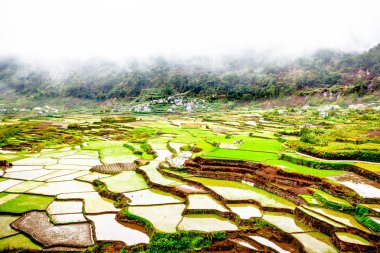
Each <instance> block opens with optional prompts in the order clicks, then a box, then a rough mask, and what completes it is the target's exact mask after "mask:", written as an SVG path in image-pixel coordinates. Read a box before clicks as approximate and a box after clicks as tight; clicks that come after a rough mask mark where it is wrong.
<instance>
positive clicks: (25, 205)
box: [0, 194, 54, 213]
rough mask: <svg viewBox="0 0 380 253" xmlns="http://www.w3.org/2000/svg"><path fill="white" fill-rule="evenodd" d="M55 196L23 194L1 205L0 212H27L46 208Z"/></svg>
mask: <svg viewBox="0 0 380 253" xmlns="http://www.w3.org/2000/svg"><path fill="white" fill-rule="evenodd" d="M53 200H54V197H47V196H39V195H29V194H22V195H20V196H18V197H16V198H14V199H11V200H9V201H7V202H5V203H4V204H2V205H0V212H9V213H25V212H28V211H31V210H45V209H46V208H47V206H48V205H49V204H50V203H51V202H53Z"/></svg>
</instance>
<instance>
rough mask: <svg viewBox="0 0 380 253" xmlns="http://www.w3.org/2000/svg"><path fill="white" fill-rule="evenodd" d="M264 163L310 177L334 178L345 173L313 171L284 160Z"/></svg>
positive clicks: (342, 171) (341, 171)
mask: <svg viewBox="0 0 380 253" xmlns="http://www.w3.org/2000/svg"><path fill="white" fill-rule="evenodd" d="M265 163H266V164H269V165H275V166H278V167H280V168H282V169H283V170H284V171H287V172H297V173H302V174H307V175H312V176H316V177H330V176H335V175H339V174H342V173H345V172H346V171H344V170H322V169H314V168H310V167H306V166H303V165H299V164H295V163H291V162H288V161H284V160H266V161H265Z"/></svg>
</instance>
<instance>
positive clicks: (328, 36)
mask: <svg viewBox="0 0 380 253" xmlns="http://www.w3.org/2000/svg"><path fill="white" fill-rule="evenodd" d="M379 42H380V0H260V1H259V0H132V1H130V0H0V55H18V56H21V57H25V58H27V59H33V60H43V61H45V60H47V61H51V60H53V61H57V60H62V59H65V60H83V59H86V58H91V57H104V58H107V59H115V60H117V59H119V60H120V59H125V58H128V57H146V56H151V55H164V56H178V55H179V56H192V55H210V56H214V55H221V54H231V53H237V52H242V51H244V50H257V51H274V52H275V54H279V55H284V54H285V55H299V54H302V53H305V52H306V53H307V52H311V51H312V50H315V49H317V48H331V49H340V50H345V51H347V50H348V51H362V50H366V49H368V48H370V47H372V46H374V45H376V44H377V43H379Z"/></svg>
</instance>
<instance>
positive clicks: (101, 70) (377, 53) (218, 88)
mask: <svg viewBox="0 0 380 253" xmlns="http://www.w3.org/2000/svg"><path fill="white" fill-rule="evenodd" d="M379 84H380V44H379V45H377V46H376V47H374V48H372V49H370V50H369V51H367V52H364V53H362V54H348V53H341V52H334V51H329V50H320V51H318V52H316V53H315V54H313V55H311V56H308V57H302V58H297V59H293V60H278V59H276V60H274V59H273V58H271V59H270V58H269V57H265V56H262V55H261V56H257V55H249V56H244V57H225V58H224V59H223V60H220V61H218V62H217V63H215V62H212V61H211V60H209V59H206V58H196V59H189V60H188V61H184V60H178V61H175V60H167V59H164V58H155V59H153V60H151V61H144V62H137V61H134V62H130V63H129V64H127V65H123V66H122V65H120V64H115V63H111V62H106V61H91V62H87V63H82V64H77V65H75V67H70V68H68V69H66V70H65V71H63V72H62V71H61V72H59V74H57V73H56V72H55V71H52V70H51V69H49V68H46V67H36V66H32V65H30V64H26V63H24V62H22V61H20V60H18V59H15V58H2V59H0V91H2V93H3V94H4V91H7V90H8V91H13V92H15V93H16V94H18V95H24V96H27V97H31V98H37V99H38V98H40V97H53V98H54V97H65V96H69V97H76V98H86V99H93V100H97V101H103V100H107V99H111V98H120V99H135V98H140V99H142V100H145V99H150V98H159V97H164V96H169V95H172V94H179V93H180V94H186V96H199V97H202V98H205V99H216V98H218V99H222V98H223V99H227V100H236V101H250V100H265V99H270V98H277V97H283V96H288V95H290V94H292V95H300V96H305V95H312V94H314V93H323V92H329V94H335V95H336V96H338V95H339V96H343V95H347V94H356V95H357V96H363V95H365V94H370V93H373V92H374V91H376V90H377V89H378V87H379Z"/></svg>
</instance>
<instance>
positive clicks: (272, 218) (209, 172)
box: [0, 114, 380, 253]
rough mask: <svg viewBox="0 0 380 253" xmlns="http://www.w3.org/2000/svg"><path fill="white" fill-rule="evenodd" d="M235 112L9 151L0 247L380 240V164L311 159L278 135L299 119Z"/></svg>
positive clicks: (333, 248)
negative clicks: (284, 120)
mask: <svg viewBox="0 0 380 253" xmlns="http://www.w3.org/2000/svg"><path fill="white" fill-rule="evenodd" d="M242 115H243V114H242ZM244 115H247V114H244ZM231 117H232V119H223V118H222V119H220V120H219V121H213V122H207V121H204V122H202V119H201V118H190V119H180V118H177V119H165V118H160V116H157V119H159V120H158V121H151V120H149V116H141V119H139V120H136V121H135V122H131V123H125V124H124V123H120V124H118V123H113V124H109V125H107V127H108V128H110V129H113V131H114V132H117V133H119V135H117V136H114V135H112V132H113V131H109V133H107V134H102V135H100V136H97V135H95V134H93V133H95V132H96V131H93V132H91V131H89V132H86V135H83V136H82V138H83V141H82V142H81V143H80V144H79V145H75V146H65V145H63V146H58V147H49V148H48V149H46V150H43V151H42V150H39V151H38V150H36V151H35V150H33V151H32V150H30V151H25V150H23V151H21V150H20V151H15V152H12V153H3V154H1V159H3V160H7V161H8V162H10V163H12V164H9V166H4V167H3V168H2V171H1V172H2V176H1V177H0V251H6V250H8V249H18V248H23V249H26V250H53V251H54V250H57V249H60V251H63V252H65V251H86V250H91V249H93V248H94V247H99V248H102V249H104V252H113V251H112V250H114V248H115V247H119V248H123V249H124V250H125V252H132V251H133V252H150V251H149V249H150V247H153V246H152V245H157V244H158V243H163V241H165V240H169V239H168V238H171V239H170V240H171V241H170V242H169V241H167V243H168V244H172V245H174V244H175V243H176V240H178V241H181V242H182V243H184V241H186V240H188V241H191V242H192V243H193V244H191V245H192V246H188V247H190V248H191V251H190V252H193V251H198V250H202V249H207V248H208V247H209V249H210V250H211V249H212V250H213V252H217V251H218V250H217V249H228V250H230V251H229V252H237V251H234V250H237V249H240V250H242V251H241V252H251V251H255V250H258V251H264V250H267V252H269V251H273V252H284V253H287V252H291V253H293V252H308V253H314V252H321V253H328V252H339V251H349V250H351V251H352V252H355V247H360V249H361V250H364V251H362V252H365V250H377V249H378V248H379V241H380V195H379V194H378V190H379V189H380V187H379V180H378V179H377V178H376V177H375V176H374V174H373V173H374V171H375V170H376V168H377V167H376V166H377V165H375V164H372V165H371V166H369V165H368V164H367V163H365V162H364V161H361V162H354V161H352V162H349V163H348V165H345V166H342V165H340V164H343V162H342V163H338V165H336V163H335V161H334V162H333V161H331V162H329V161H327V160H322V161H321V160H318V159H317V158H312V157H311V158H310V157H308V158H305V157H304V156H303V154H297V153H295V152H296V150H293V149H291V148H290V147H289V146H287V145H284V140H282V139H279V138H278V137H279V136H280V137H281V133H283V132H287V133H288V132H289V133H290V132H291V131H298V130H299V126H294V125H289V124H282V123H280V122H277V123H275V124H272V123H268V122H262V121H260V120H254V118H252V119H250V120H247V119H246V117H248V116H244V118H239V117H240V116H239V114H237V116H231ZM255 117H257V116H255ZM85 120H88V118H86V117H85V118H80V119H78V121H77V122H79V123H83V124H84V123H85V122H84V121H85ZM87 123H88V122H87ZM126 125H128V128H125V127H126ZM85 126H86V128H91V127H89V126H88V125H85ZM101 126H102V125H101V123H99V125H96V124H95V125H94V129H99V128H101ZM284 129H285V130H284ZM91 133H92V134H91ZM120 133H123V136H121V135H120ZM87 134H88V136H87ZM116 137H117V138H116ZM106 138H108V139H106ZM286 138H287V137H286V136H284V139H286ZM297 138H298V137H297V136H293V137H292V138H291V140H292V141H294V140H295V139H297ZM297 152H298V151H297ZM284 154H291V156H292V157H296V158H297V159H304V160H292V159H290V158H289V157H286V156H285V158H284ZM314 163H315V164H314ZM346 163H347V162H346ZM353 164H354V165H355V164H356V165H355V166H356V167H352V166H353ZM103 165H104V166H103ZM99 166H100V167H99ZM107 166H108V167H107ZM350 166H351V167H350ZM357 168H360V170H359V169H357ZM367 168H368V169H367ZM367 172H368V173H367ZM162 238H165V240H163V239H162ZM173 238H174V239H173ZM182 240H183V241H182ZM197 242H202V245H203V246H199V247H198V246H194V245H196V244H197ZM110 245H113V246H110ZM162 247H163V246H162ZM111 248H112V249H111ZM88 252H90V251H88ZM168 252H171V251H170V250H168ZM179 252H182V251H179Z"/></svg>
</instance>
